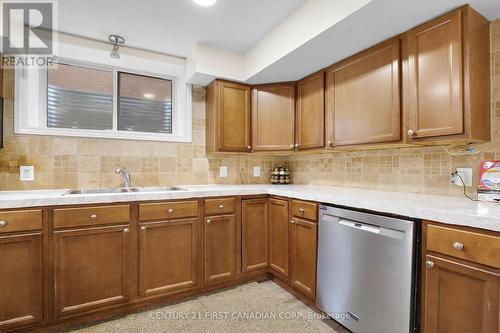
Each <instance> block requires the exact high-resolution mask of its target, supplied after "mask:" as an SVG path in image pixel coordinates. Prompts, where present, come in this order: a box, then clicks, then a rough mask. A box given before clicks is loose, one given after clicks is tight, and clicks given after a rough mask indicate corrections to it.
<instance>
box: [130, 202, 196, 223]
mask: <svg viewBox="0 0 500 333" xmlns="http://www.w3.org/2000/svg"><path fill="white" fill-rule="evenodd" d="M196 216H198V201H175V202H162V203H150V204H140V205H139V220H141V221H144V220H161V219H163V220H164V219H176V218H181V217H196Z"/></svg>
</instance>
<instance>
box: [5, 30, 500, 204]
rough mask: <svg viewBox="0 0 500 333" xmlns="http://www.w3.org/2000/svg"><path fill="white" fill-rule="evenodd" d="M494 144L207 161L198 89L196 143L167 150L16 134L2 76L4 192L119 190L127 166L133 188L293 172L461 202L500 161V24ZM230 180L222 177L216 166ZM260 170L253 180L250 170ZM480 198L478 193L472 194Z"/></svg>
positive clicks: (310, 180)
mask: <svg viewBox="0 0 500 333" xmlns="http://www.w3.org/2000/svg"><path fill="white" fill-rule="evenodd" d="M491 39H492V44H491V52H492V60H491V61H492V67H491V69H492V74H491V75H492V104H493V105H492V141H491V142H489V143H486V144H483V145H482V146H481V149H482V152H481V153H480V154H477V155H472V156H466V157H452V156H450V155H448V154H447V153H446V152H445V151H444V149H443V147H423V148H402V149H388V150H387V149H386V150H374V151H364V152H337V153H328V154H320V155H295V156H291V157H288V158H287V157H272V156H266V155H255V154H251V155H217V156H215V155H214V156H207V155H206V154H205V102H204V101H205V90H204V89H203V88H200V87H194V88H193V94H192V95H193V142H192V143H170V142H152V141H151V142H150V141H131V140H109V139H87V138H69V137H48V136H33V135H16V134H13V124H14V120H13V88H12V87H13V72H12V71H11V70H6V71H5V73H4V96H5V102H4V103H5V118H4V130H5V148H4V149H2V150H0V190H13V189H42V188H76V187H79V188H95V187H110V186H119V185H120V177H119V176H118V175H116V174H115V173H114V170H115V169H116V168H118V167H120V166H123V167H126V168H127V169H129V170H130V172H131V174H132V181H133V183H134V184H136V185H142V186H160V185H162V186H168V185H182V184H249V183H268V182H269V178H270V169H271V168H272V166H273V165H277V164H279V163H283V164H287V165H289V167H290V169H291V171H292V181H293V183H295V184H318V185H336V186H349V187H357V188H368V189H377V190H384V191H405V192H417V193H428V194H441V195H453V196H459V195H461V193H462V192H461V191H462V189H461V188H459V187H457V186H455V185H451V184H450V183H449V174H450V172H451V171H452V170H453V169H455V168H457V167H472V168H473V170H474V180H475V182H474V186H475V185H476V183H477V180H476V179H477V170H478V166H479V162H480V161H481V160H483V159H493V158H496V159H500V20H497V21H496V22H494V23H493V24H492V28H491ZM20 165H34V166H35V181H33V182H20V181H19V166H20ZM220 166H227V167H228V177H224V178H221V177H219V167H220ZM254 166H260V167H261V175H260V177H253V175H252V173H253V167H254ZM469 191H470V192H473V191H475V188H473V189H470V188H469Z"/></svg>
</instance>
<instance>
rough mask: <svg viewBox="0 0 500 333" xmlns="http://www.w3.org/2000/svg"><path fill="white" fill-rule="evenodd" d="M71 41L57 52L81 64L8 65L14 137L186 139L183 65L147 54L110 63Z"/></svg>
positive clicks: (188, 138)
mask: <svg viewBox="0 0 500 333" xmlns="http://www.w3.org/2000/svg"><path fill="white" fill-rule="evenodd" d="M76 44H78V43H76V42H75V45H74V44H67V45H65V47H62V48H61V50H63V51H64V52H65V53H67V54H71V55H72V56H81V58H85V60H83V59H81V60H79V59H67V58H63V57H62V56H59V58H58V64H57V67H55V68H50V69H46V68H40V67H33V66H31V67H30V66H24V67H23V66H19V67H16V69H15V79H14V89H15V93H14V130H15V133H20V134H41V135H57V136H78V137H93V138H112V139H137V140H152V141H173V142H190V141H191V137H192V134H191V85H189V84H187V83H186V82H185V80H184V75H185V74H184V73H185V60H183V59H178V58H172V57H170V56H165V55H157V54H151V53H148V52H147V51H137V52H136V53H134V54H132V55H129V56H127V57H122V59H119V60H114V59H111V58H110V57H109V54H108V52H104V53H100V52H102V51H101V50H99V49H98V48H90V46H89V48H86V46H82V44H78V45H76ZM82 48H84V51H85V52H83V51H82ZM64 52H63V53H64ZM87 59H94V60H96V63H90V62H88V61H87ZM97 62H99V63H97Z"/></svg>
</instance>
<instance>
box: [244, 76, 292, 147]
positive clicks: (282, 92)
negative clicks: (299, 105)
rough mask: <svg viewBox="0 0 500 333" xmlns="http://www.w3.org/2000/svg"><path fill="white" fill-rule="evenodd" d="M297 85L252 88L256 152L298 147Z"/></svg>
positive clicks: (253, 136) (253, 132) (253, 137)
mask: <svg viewBox="0 0 500 333" xmlns="http://www.w3.org/2000/svg"><path fill="white" fill-rule="evenodd" d="M294 126H295V83H277V84H268V85H259V86H255V87H253V89H252V142H253V149H252V150H253V151H286V150H293V149H294V147H295V129H294Z"/></svg>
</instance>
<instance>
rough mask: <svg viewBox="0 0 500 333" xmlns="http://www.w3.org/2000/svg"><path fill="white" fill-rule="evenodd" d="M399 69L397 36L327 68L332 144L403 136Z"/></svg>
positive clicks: (330, 144)
mask: <svg viewBox="0 0 500 333" xmlns="http://www.w3.org/2000/svg"><path fill="white" fill-rule="evenodd" d="M399 68H400V40H399V38H396V39H392V40H390V41H389V42H385V43H382V44H381V45H378V46H376V47H374V48H371V49H369V50H368V51H365V52H363V53H360V54H359V55H356V56H354V57H351V58H349V59H347V60H345V61H342V62H341V63H339V64H336V65H334V66H332V67H331V68H330V69H328V70H327V72H326V113H327V118H328V145H329V146H342V145H352V144H363V143H376V142H389V141H397V140H400V139H401V103H400V75H399V73H400V70H399Z"/></svg>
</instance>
